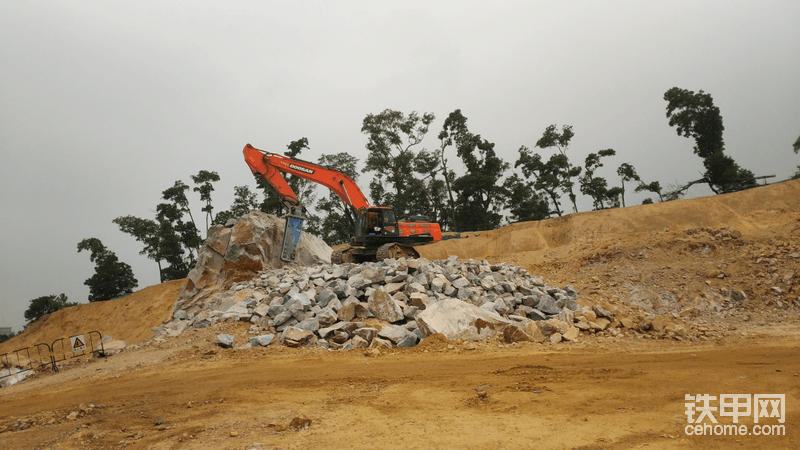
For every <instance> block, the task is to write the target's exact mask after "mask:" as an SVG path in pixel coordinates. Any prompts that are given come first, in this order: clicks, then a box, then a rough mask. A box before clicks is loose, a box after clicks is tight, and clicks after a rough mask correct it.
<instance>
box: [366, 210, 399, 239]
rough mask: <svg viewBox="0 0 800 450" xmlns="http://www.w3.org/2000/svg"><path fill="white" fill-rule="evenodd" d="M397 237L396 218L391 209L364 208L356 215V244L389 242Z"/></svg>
mask: <svg viewBox="0 0 800 450" xmlns="http://www.w3.org/2000/svg"><path fill="white" fill-rule="evenodd" d="M399 235H400V232H399V230H398V226H397V217H395V215H394V211H393V210H392V209H391V208H365V209H364V210H362V211H360V214H356V242H359V243H365V244H366V243H377V242H383V241H387V242H389V241H395V240H397V237H398V236H399Z"/></svg>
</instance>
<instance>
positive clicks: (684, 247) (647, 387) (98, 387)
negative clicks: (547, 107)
mask: <svg viewBox="0 0 800 450" xmlns="http://www.w3.org/2000/svg"><path fill="white" fill-rule="evenodd" d="M479 234H480V236H473V237H470V238H468V239H462V240H453V241H447V242H443V243H439V244H435V245H430V246H427V247H423V248H422V250H421V253H422V254H423V256H425V257H428V258H431V259H435V258H444V257H447V256H449V255H451V254H456V255H458V256H459V257H460V258H462V259H465V258H476V259H482V258H486V259H489V260H490V261H492V262H496V261H507V262H511V263H514V264H517V265H520V266H522V267H525V268H526V269H528V270H529V271H530V272H532V273H534V274H539V275H542V276H544V277H545V279H546V281H547V282H548V283H549V284H551V285H565V284H573V285H574V286H575V287H576V288H577V290H578V292H579V293H581V294H582V296H583V299H582V300H581V301H582V302H583V303H586V304H592V303H600V304H603V305H605V306H606V307H607V308H611V309H614V310H617V311H618V312H619V313H620V314H625V315H628V316H629V317H631V318H632V319H633V320H634V321H635V322H636V323H637V324H639V323H641V322H646V321H647V318H648V317H649V316H650V315H651V314H658V315H660V316H661V317H663V318H666V320H667V321H668V322H669V323H670V324H672V325H680V326H681V327H683V329H684V331H685V332H683V333H681V334H675V333H669V332H667V331H661V332H652V331H651V332H643V331H640V330H637V331H632V330H626V331H625V335H624V336H622V337H612V336H610V335H602V336H598V337H594V336H584V337H582V338H581V339H580V342H579V343H576V344H559V345H556V346H550V345H542V344H517V345H505V344H501V343H499V342H497V341H489V342H483V343H478V344H472V343H464V342H447V341H442V340H440V339H433V338H431V339H429V340H426V341H423V343H421V344H420V345H419V346H418V347H416V348H414V349H406V350H393V351H384V352H382V353H380V354H373V353H371V352H363V351H353V352H333V353H329V352H325V351H320V350H315V349H300V350H292V349H287V348H283V347H279V346H278V347H275V348H270V349H250V350H227V351H225V350H221V349H219V348H217V347H216V346H215V345H214V343H213V342H214V337H215V336H216V334H218V333H220V332H223V331H224V332H229V333H232V334H234V335H235V336H236V339H237V342H244V340H245V339H246V338H247V334H246V330H247V328H248V326H247V324H243V323H233V324H223V325H221V326H220V327H218V328H215V329H204V330H192V331H189V332H187V333H184V334H183V335H182V336H180V337H178V338H174V339H168V340H166V341H164V342H161V343H156V342H145V343H143V344H141V345H137V346H135V348H133V349H130V350H128V351H125V352H123V353H121V354H119V355H116V356H113V357H110V358H106V359H94V360H88V361H77V362H72V363H71V364H68V365H66V366H64V367H63V368H62V371H61V372H59V373H58V374H52V373H49V372H42V373H39V374H37V375H35V376H33V377H31V378H29V379H28V380H26V382H25V383H24V384H19V385H15V386H12V387H10V388H5V389H2V390H0V448H61V449H94V448H97V449H108V448H143V449H145V448H164V449H166V448H170V449H172V448H178V449H184V448H185V449H256V448H257V449H274V448H284V449H289V448H298V449H301V448H412V449H414V448H420V449H423V448H475V449H494V448H508V449H517V448H518V449H526V448H583V449H597V448H604V449H622V448H698V449H701V448H703V449H704V448H800V435H799V434H798V429H800V428H798V424H800V378H799V377H798V376H799V375H800V345H798V344H800V328H799V327H798V325H799V324H800V321H799V320H798V303H799V302H798V300H797V299H798V296H799V295H800V282H798V277H800V181H794V182H787V183H781V184H777V185H771V186H767V187H762V188H757V189H752V190H749V191H746V192H740V193H736V194H729V195H723V196H716V197H709V198H701V199H694V200H686V201H678V202H670V203H662V204H656V205H646V206H636V207H630V208H625V209H615V210H607V211H598V212H588V213H579V214H571V215H569V216H565V217H562V218H557V219H551V220H546V221H541V222H531V223H521V224H515V225H512V226H509V227H506V228H504V229H501V230H495V231H490V232H485V233H479ZM179 288H180V282H172V283H169V284H166V285H162V286H154V287H151V288H147V289H144V290H142V291H139V292H137V293H136V294H134V295H131V296H130V297H126V298H124V299H120V300H117V301H115V302H107V304H105V305H104V304H93V305H84V306H81V307H78V308H70V309H68V310H66V311H63V312H59V313H56V314H53V315H52V316H51V317H49V318H48V319H47V321H46V322H45V321H42V323H41V324H38V323H37V324H34V325H32V326H31V327H29V330H28V331H26V333H25V334H24V335H23V336H20V337H17V338H15V339H13V340H11V341H9V342H8V343H7V344H6V345H5V346H3V347H2V348H0V351H7V350H8V347H9V346H13V347H19V346H21V345H26V344H27V343H30V342H35V341H36V340H37V339H45V340H50V339H55V338H54V337H53V336H54V335H56V336H57V335H59V334H66V335H71V334H75V333H74V332H73V331H72V330H74V329H76V328H81V327H86V326H88V325H86V324H91V326H92V327H97V329H99V330H100V331H101V332H103V333H105V334H110V335H112V336H114V337H115V338H118V339H124V340H126V341H128V342H129V343H136V342H142V341H144V340H145V339H148V338H149V337H150V336H152V334H149V329H150V327H152V326H154V325H157V324H158V323H160V321H161V320H163V318H165V317H167V316H168V315H169V312H170V309H171V306H172V301H174V298H175V296H176V295H177V292H178V290H179ZM731 290H736V291H741V292H744V293H745V294H746V295H747V297H748V299H747V300H746V301H744V302H737V301H732V300H731V298H730V297H726V296H725V295H724V294H723V293H724V292H729V291H731ZM78 324H80V325H78ZM659 337H660V339H659ZM480 386H484V387H485V386H491V387H488V388H485V389H484V390H483V391H482V392H480V393H479V392H477V391H476V390H475V389H474V388H476V387H480ZM701 393H707V394H711V395H715V396H719V395H720V394H734V393H738V394H745V393H747V394H758V393H783V394H785V395H786V399H787V400H786V417H785V430H786V435H785V436H777V437H776V436H754V435H747V436H687V435H686V434H685V426H686V424H687V419H686V415H685V414H684V411H685V407H684V401H685V400H684V395H685V394H701ZM73 413H74V414H73ZM159 418H161V420H160V421H159V420H158V419H159ZM717 418H718V419H719V422H720V423H721V424H727V425H730V424H731V423H732V422H731V418H729V417H719V416H717ZM293 419H294V424H295V425H300V427H299V428H292V427H291V426H290V425H291V422H292V420H293ZM765 420H767V419H763V418H762V419H761V422H760V423H761V424H763V423H765ZM309 421H310V422H309ZM309 423H310V425H309ZM740 423H741V424H745V425H746V426H747V427H748V430H751V429H752V427H753V425H754V423H753V420H752V417H749V418H742V419H740ZM766 423H768V424H772V425H777V419H769V420H768V421H767V422H766ZM304 425H308V426H307V427H305V426H304Z"/></svg>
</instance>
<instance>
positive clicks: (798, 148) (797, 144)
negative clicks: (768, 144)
mask: <svg viewBox="0 0 800 450" xmlns="http://www.w3.org/2000/svg"><path fill="white" fill-rule="evenodd" d="M793 147H794V152H795V153H797V152H800V136H798V137H797V140H796V141H794V145H793Z"/></svg>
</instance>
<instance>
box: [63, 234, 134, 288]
mask: <svg viewBox="0 0 800 450" xmlns="http://www.w3.org/2000/svg"><path fill="white" fill-rule="evenodd" d="M83 250H87V251H89V253H90V254H89V260H90V261H91V262H93V263H95V274H94V275H92V277H91V278H89V279H87V280H86V281H84V282H83V284H85V285H87V286H89V301H90V302H97V301H103V300H111V299H114V298H117V297H121V296H123V295H127V294H130V293H131V292H133V290H134V289H135V288H136V286H138V285H139V282H138V281H137V280H136V278H135V277H134V276H133V270H131V266H129V265H128V264H125V263H123V262H120V261H119V259H118V258H117V255H116V254H115V253H114V252H112V251H110V250H108V249H107V248H106V246H105V245H103V243H102V242H100V239H97V238H88V239H84V240H82V241H80V242H79V243H78V253H80V252H81V251H83Z"/></svg>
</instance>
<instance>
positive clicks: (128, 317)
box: [0, 280, 184, 354]
mask: <svg viewBox="0 0 800 450" xmlns="http://www.w3.org/2000/svg"><path fill="white" fill-rule="evenodd" d="M183 283H184V280H173V281H168V282H166V283H162V284H157V285H155V286H150V287H147V288H144V289H142V290H139V291H137V292H134V293H133V294H131V295H128V296H126V297H123V298H120V299H116V300H110V301H107V302H94V303H88V304H84V305H78V306H75V307H71V308H66V309H62V310H59V311H56V312H54V313H53V314H49V315H47V316H45V317H42V318H41V319H39V320H37V321H36V322H34V323H32V324H30V325H29V326H28V327H27V328H26V329H25V332H24V333H22V334H21V335H19V336H15V337H13V338H11V339H9V340H8V341H6V342H3V343H2V344H0V354H3V353H6V352H10V351H13V350H16V349H19V348H24V347H28V346H31V345H35V344H38V343H40V342H43V343H46V344H50V343H52V342H53V341H54V340H56V339H60V338H63V337H69V336H74V335H76V334H81V333H88V332H89V331H98V332H100V333H101V334H103V335H106V334H107V335H109V336H111V337H112V338H114V339H118V340H122V341H125V342H127V343H129V344H136V343H139V342H142V341H145V340H147V339H150V338H152V337H153V332H152V331H150V328H152V327H156V326H159V325H161V324H162V323H163V322H164V320H167V319H169V318H170V316H171V314H172V305H173V304H175V299H177V298H178V293H179V292H180V290H181V286H183Z"/></svg>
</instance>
